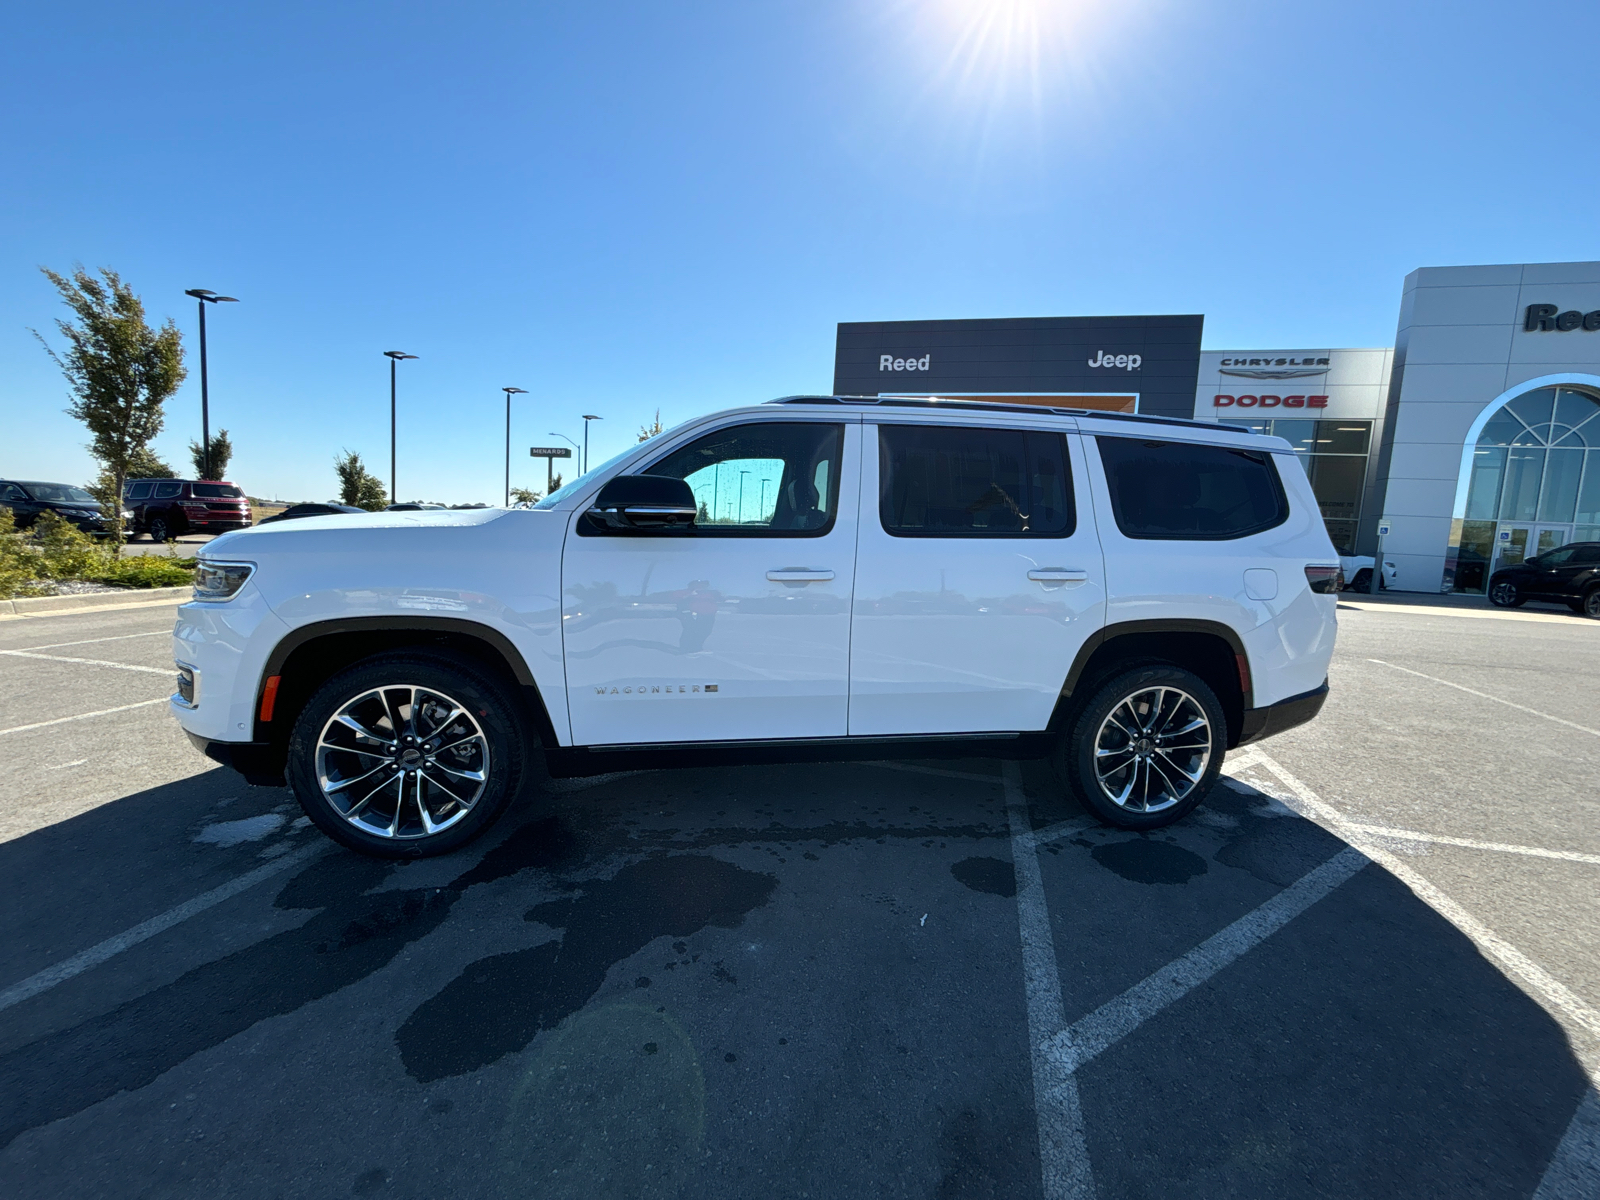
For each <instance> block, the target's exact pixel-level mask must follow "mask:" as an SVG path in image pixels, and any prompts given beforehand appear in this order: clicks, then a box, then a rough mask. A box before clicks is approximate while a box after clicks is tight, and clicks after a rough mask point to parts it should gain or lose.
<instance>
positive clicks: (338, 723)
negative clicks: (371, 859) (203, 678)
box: [287, 653, 527, 858]
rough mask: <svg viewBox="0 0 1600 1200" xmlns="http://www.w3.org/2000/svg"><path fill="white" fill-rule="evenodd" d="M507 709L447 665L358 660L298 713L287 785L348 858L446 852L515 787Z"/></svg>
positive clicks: (513, 738)
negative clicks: (350, 854) (356, 853)
mask: <svg viewBox="0 0 1600 1200" xmlns="http://www.w3.org/2000/svg"><path fill="white" fill-rule="evenodd" d="M514 703H515V702H514V701H513V700H512V698H511V697H510V696H509V695H507V692H506V689H505V687H504V686H503V685H501V684H500V683H498V682H497V681H496V680H495V679H494V678H492V677H491V676H489V675H487V674H485V673H483V672H481V671H479V670H478V669H477V668H476V667H474V666H472V665H470V664H469V663H467V662H464V661H461V660H458V659H455V658H453V657H448V656H444V655H438V656H435V655H432V654H417V653H396V654H385V655H380V656H378V657H376V658H370V659H367V660H366V661H364V662H360V663H357V664H356V665H355V666H353V667H349V668H347V669H346V670H344V671H341V672H340V673H339V674H337V675H335V676H334V677H333V678H332V679H330V680H328V682H327V683H325V684H323V685H322V687H321V688H319V689H318V690H317V692H316V694H315V695H314V696H312V698H311V700H310V701H309V702H308V703H307V704H306V706H305V708H304V709H303V710H302V711H301V713H300V716H299V718H298V719H297V720H296V721H295V725H294V732H293V733H292V734H291V735H290V738H289V758H288V764H287V765H288V776H289V783H290V785H291V786H292V787H293V788H294V792H295V796H296V798H297V799H298V800H299V801H300V807H301V808H303V809H304V810H305V813H306V816H308V817H310V818H311V820H312V821H314V822H315V823H316V824H317V826H318V828H320V829H321V830H322V831H323V832H324V833H326V834H327V835H328V836H329V837H331V838H333V839H334V840H335V841H337V842H340V843H341V844H343V845H345V846H348V847H349V848H350V849H352V850H357V851H360V852H361V853H363V854H371V855H375V856H377V857H380V858H425V857H428V856H431V855H435V854H445V853H448V852H449V851H451V850H454V849H456V848H457V847H459V846H462V845H465V844H466V843H467V842H469V841H471V840H472V839H473V838H475V837H477V836H478V835H479V834H480V833H482V832H483V831H484V830H485V829H487V828H488V827H489V825H490V824H492V823H493V822H494V820H495V818H496V817H498V816H499V815H500V814H501V813H502V812H504V811H505V808H506V805H507V804H508V803H510V801H511V799H512V797H513V796H515V795H516V794H517V791H518V789H519V788H520V786H521V783H522V778H523V772H524V766H525V761H526V758H527V749H526V745H525V739H524V734H523V731H522V728H521V723H520V722H519V721H517V719H516V718H515V716H514V715H513V714H514V713H515V711H516V710H515V707H514Z"/></svg>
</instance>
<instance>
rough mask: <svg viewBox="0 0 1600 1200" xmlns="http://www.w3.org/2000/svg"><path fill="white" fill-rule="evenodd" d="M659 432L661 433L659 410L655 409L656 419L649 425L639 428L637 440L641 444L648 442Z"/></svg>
mask: <svg viewBox="0 0 1600 1200" xmlns="http://www.w3.org/2000/svg"><path fill="white" fill-rule="evenodd" d="M660 432H661V410H660V409H659V408H658V409H656V419H655V420H654V421H653V422H652V423H651V424H649V425H641V426H639V440H640V441H641V442H648V441H649V440H650V439H651V438H653V437H655V435H656V434H658V433H660Z"/></svg>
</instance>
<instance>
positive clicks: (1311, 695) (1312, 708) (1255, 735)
mask: <svg viewBox="0 0 1600 1200" xmlns="http://www.w3.org/2000/svg"><path fill="white" fill-rule="evenodd" d="M1327 699H1328V683H1327V681H1326V680H1324V681H1323V683H1322V686H1321V687H1319V688H1313V689H1312V690H1311V691H1309V692H1302V693H1300V695H1298V696H1290V697H1289V698H1288V699H1287V700H1279V701H1278V702H1277V703H1276V704H1269V705H1267V706H1266V707H1265V708H1247V709H1245V710H1244V721H1243V723H1242V725H1241V727H1240V732H1239V740H1238V741H1237V742H1236V743H1234V744H1235V745H1238V746H1243V745H1245V744H1246V743H1248V742H1259V741H1261V740H1262V739H1263V738H1269V737H1272V736H1273V735H1275V734H1279V733H1282V732H1283V731H1284V730H1286V729H1293V728H1294V727H1295V726H1296V725H1304V724H1305V723H1306V722H1307V721H1309V720H1311V718H1312V717H1314V716H1316V715H1317V714H1318V713H1319V712H1321V711H1322V706H1323V704H1324V703H1326V701H1327Z"/></svg>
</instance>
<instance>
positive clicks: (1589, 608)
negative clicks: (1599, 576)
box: [1574, 587, 1600, 621]
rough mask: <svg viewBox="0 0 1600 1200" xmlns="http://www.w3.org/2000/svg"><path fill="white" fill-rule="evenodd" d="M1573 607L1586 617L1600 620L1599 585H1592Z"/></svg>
mask: <svg viewBox="0 0 1600 1200" xmlns="http://www.w3.org/2000/svg"><path fill="white" fill-rule="evenodd" d="M1574 607H1575V608H1576V609H1577V610H1578V611H1579V612H1581V613H1582V614H1583V615H1584V616H1586V617H1593V618H1594V619H1595V620H1597V621H1600V587H1592V588H1590V589H1589V590H1588V591H1587V592H1585V593H1584V596H1583V599H1582V600H1580V601H1578V603H1577V604H1576V605H1574Z"/></svg>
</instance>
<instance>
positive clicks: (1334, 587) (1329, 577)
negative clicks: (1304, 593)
mask: <svg viewBox="0 0 1600 1200" xmlns="http://www.w3.org/2000/svg"><path fill="white" fill-rule="evenodd" d="M1306 583H1307V584H1308V585H1310V587H1311V590H1312V591H1313V592H1320V593H1324V594H1326V593H1329V592H1342V591H1344V568H1342V567H1337V566H1335V567H1307V568H1306Z"/></svg>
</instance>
